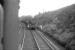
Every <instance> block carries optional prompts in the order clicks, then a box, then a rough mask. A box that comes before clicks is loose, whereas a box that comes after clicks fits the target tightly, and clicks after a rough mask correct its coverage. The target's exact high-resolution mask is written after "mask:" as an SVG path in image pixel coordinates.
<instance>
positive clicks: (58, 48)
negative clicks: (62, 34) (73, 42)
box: [36, 31, 65, 50]
mask: <svg viewBox="0 0 75 50" xmlns="http://www.w3.org/2000/svg"><path fill="white" fill-rule="evenodd" d="M36 32H37V34H39V36H41V38H42V39H43V40H44V41H45V42H46V44H47V45H48V46H49V47H50V48H51V49H52V50H65V48H63V47H61V46H60V45H58V44H57V43H56V42H55V41H53V40H52V39H51V38H49V37H46V36H45V35H44V34H43V33H42V32H40V31H36Z"/></svg>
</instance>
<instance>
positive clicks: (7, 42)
mask: <svg viewBox="0 0 75 50" xmlns="http://www.w3.org/2000/svg"><path fill="white" fill-rule="evenodd" d="M18 6H19V2H18V0H5V4H4V48H3V50H18V40H19V38H18V37H19V36H18V25H19V21H18V8H19V7H18Z"/></svg>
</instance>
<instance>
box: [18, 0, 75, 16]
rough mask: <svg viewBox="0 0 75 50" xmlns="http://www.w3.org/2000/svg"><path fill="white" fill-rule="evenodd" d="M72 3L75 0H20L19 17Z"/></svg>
mask: <svg viewBox="0 0 75 50" xmlns="http://www.w3.org/2000/svg"><path fill="white" fill-rule="evenodd" d="M74 3H75V0H20V4H19V6H20V9H19V17H21V16H23V15H25V16H27V15H31V16H35V15H36V14H38V13H39V12H41V13H42V12H45V11H54V10H57V9H59V8H62V7H65V6H68V5H71V4H74Z"/></svg>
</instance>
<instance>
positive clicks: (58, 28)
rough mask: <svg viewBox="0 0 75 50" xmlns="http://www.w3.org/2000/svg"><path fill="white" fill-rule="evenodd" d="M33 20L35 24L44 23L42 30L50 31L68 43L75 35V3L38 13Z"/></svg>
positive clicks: (30, 19) (52, 34)
mask: <svg viewBox="0 0 75 50" xmlns="http://www.w3.org/2000/svg"><path fill="white" fill-rule="evenodd" d="M23 19H24V18H23ZM24 21H31V23H34V25H37V26H39V25H42V27H43V28H42V30H43V31H46V32H48V33H49V34H50V35H51V36H53V37H54V38H55V39H57V40H59V41H60V42H61V43H68V42H69V41H70V40H71V39H72V38H73V37H74V36H75V4H73V5H70V6H67V7H64V8H62V9H59V10H56V11H53V12H45V13H43V14H38V15H36V16H35V17H34V18H33V19H32V18H28V19H27V20H26V18H25V20H24Z"/></svg>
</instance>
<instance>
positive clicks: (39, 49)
mask: <svg viewBox="0 0 75 50" xmlns="http://www.w3.org/2000/svg"><path fill="white" fill-rule="evenodd" d="M21 41H22V42H21V49H20V50H64V49H61V48H59V47H57V45H55V44H54V43H53V42H52V41H50V40H49V39H48V38H46V36H45V35H43V34H42V32H40V31H37V30H35V31H34V30H25V31H24V34H23V38H22V40H21Z"/></svg>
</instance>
